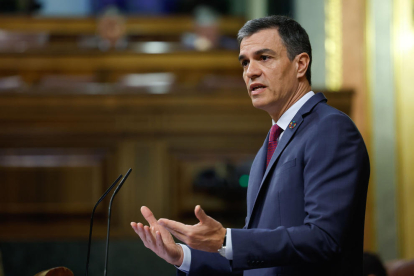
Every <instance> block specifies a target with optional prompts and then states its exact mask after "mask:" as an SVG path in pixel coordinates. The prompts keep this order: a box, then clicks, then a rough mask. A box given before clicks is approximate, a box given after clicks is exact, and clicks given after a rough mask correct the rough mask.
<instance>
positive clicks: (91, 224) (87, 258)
mask: <svg viewBox="0 0 414 276" xmlns="http://www.w3.org/2000/svg"><path fill="white" fill-rule="evenodd" d="M121 177H122V174H121V175H120V176H118V178H117V179H116V180H115V182H114V183H112V185H111V186H110V187H109V188H108V190H106V191H105V193H104V194H103V195H102V196H101V197H100V198H99V200H98V202H96V204H95V207H93V210H92V214H91V223H90V227H89V242H88V255H87V257H86V276H88V270H89V256H90V255H91V240H92V227H93V216H94V215H95V210H96V207H98V205H99V203H101V201H102V200H103V199H104V198H105V197H106V195H107V194H109V192H110V191H111V190H112V188H113V187H115V185H116V183H118V181H119V179H121Z"/></svg>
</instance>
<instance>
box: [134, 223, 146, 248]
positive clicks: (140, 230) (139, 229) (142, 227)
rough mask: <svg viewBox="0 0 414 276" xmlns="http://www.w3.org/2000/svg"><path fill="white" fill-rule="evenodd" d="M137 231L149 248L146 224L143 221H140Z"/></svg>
mask: <svg viewBox="0 0 414 276" xmlns="http://www.w3.org/2000/svg"><path fill="white" fill-rule="evenodd" d="M135 232H136V233H137V234H138V236H139V238H140V239H141V241H142V242H143V243H144V245H145V247H147V248H149V245H148V242H147V238H146V235H145V231H144V226H143V225H142V223H138V225H137V229H136V231H135Z"/></svg>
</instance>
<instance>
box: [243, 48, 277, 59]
mask: <svg viewBox="0 0 414 276" xmlns="http://www.w3.org/2000/svg"><path fill="white" fill-rule="evenodd" d="M262 54H272V55H276V52H275V51H273V50H272V49H268V48H264V49H260V50H257V51H256V52H254V55H255V56H259V55H262ZM245 57H246V56H245V55H240V56H239V61H241V60H243V59H245Z"/></svg>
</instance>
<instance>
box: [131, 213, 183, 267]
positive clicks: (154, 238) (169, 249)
mask: <svg viewBox="0 0 414 276" xmlns="http://www.w3.org/2000/svg"><path fill="white" fill-rule="evenodd" d="M141 213H142V215H143V216H144V218H145V219H146V220H147V221H148V223H149V225H150V227H148V226H147V225H145V226H144V225H143V224H142V223H136V222H131V227H132V229H134V231H135V233H137V234H138V236H139V237H140V238H141V240H142V242H143V243H144V245H145V247H147V248H149V249H151V250H152V251H153V252H154V253H155V254H157V255H158V256H159V257H161V258H162V259H164V260H165V261H167V262H168V263H170V264H173V265H176V266H181V264H182V263H183V259H184V252H183V249H182V247H181V246H180V245H179V244H176V243H175V241H174V239H173V237H172V236H171V234H170V233H169V232H168V231H167V230H166V229H165V228H164V227H163V226H161V225H160V224H158V221H157V219H156V218H155V217H154V215H153V214H152V212H151V210H150V209H148V208H147V207H145V206H142V207H141Z"/></svg>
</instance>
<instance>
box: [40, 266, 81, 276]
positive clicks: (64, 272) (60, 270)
mask: <svg viewBox="0 0 414 276" xmlns="http://www.w3.org/2000/svg"><path fill="white" fill-rule="evenodd" d="M35 276H74V275H73V272H72V271H71V270H70V269H69V268H66V267H55V268H51V269H48V270H45V271H42V272H39V273H37V274H36V275H35Z"/></svg>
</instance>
